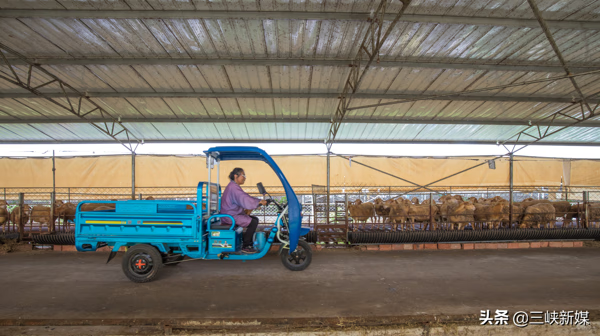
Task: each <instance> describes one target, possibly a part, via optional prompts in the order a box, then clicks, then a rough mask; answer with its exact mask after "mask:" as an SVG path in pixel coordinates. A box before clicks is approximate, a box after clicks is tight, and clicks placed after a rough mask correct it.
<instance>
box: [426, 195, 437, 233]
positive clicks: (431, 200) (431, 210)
mask: <svg viewBox="0 0 600 336" xmlns="http://www.w3.org/2000/svg"><path fill="white" fill-rule="evenodd" d="M433 230H435V228H434V227H433V194H432V193H429V231H433ZM423 231H425V228H423Z"/></svg>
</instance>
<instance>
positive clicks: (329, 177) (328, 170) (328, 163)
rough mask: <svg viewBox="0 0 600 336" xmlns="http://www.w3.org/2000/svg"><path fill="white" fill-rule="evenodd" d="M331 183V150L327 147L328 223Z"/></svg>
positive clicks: (326, 214)
mask: <svg viewBox="0 0 600 336" xmlns="http://www.w3.org/2000/svg"><path fill="white" fill-rule="evenodd" d="M330 183H331V151H330V150H329V148H327V203H326V207H327V208H326V209H325V217H326V222H325V223H327V224H329V197H330V196H331V190H330Z"/></svg>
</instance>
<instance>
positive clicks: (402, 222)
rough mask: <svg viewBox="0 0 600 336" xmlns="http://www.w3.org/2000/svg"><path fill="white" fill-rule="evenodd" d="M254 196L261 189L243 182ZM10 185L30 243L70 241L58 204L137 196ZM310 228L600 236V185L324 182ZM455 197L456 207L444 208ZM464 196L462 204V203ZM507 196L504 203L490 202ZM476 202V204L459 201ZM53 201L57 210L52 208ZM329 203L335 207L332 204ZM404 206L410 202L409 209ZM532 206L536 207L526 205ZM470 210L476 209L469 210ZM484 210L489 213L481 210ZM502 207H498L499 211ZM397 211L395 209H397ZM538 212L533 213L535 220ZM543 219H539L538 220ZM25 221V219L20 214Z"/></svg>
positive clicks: (16, 229)
mask: <svg viewBox="0 0 600 336" xmlns="http://www.w3.org/2000/svg"><path fill="white" fill-rule="evenodd" d="M244 189H245V190H246V191H247V192H248V193H250V194H253V195H255V196H259V195H258V190H256V188H255V187H251V186H249V187H244ZM268 189H269V190H271V194H272V195H273V196H274V197H275V198H278V199H280V200H283V198H285V196H284V194H283V190H280V189H281V188H280V187H277V186H270V187H268ZM55 190H56V194H55V196H54V199H53V194H52V188H3V189H2V190H1V192H2V198H3V200H4V201H5V202H6V203H7V205H6V207H7V211H8V212H9V213H10V212H14V211H21V209H23V210H22V211H23V215H22V218H23V223H21V224H19V223H18V222H17V221H16V220H15V217H13V216H9V218H7V220H6V223H5V224H4V225H3V226H2V231H1V234H2V235H12V236H14V235H15V234H18V235H19V237H20V238H22V239H24V240H32V239H33V240H34V241H38V242H41V243H52V244H71V242H72V240H73V238H72V232H73V229H74V223H73V222H72V221H71V220H70V219H72V218H70V217H69V215H68V214H65V213H63V212H62V211H61V210H59V209H60V208H59V207H58V206H57V204H59V203H62V202H64V203H65V204H76V203H78V202H80V201H83V200H103V201H107V203H109V204H110V201H117V200H126V199H131V198H132V197H131V192H130V190H131V189H130V188H126V187H125V188H84V187H81V188H56V189H55ZM135 190H136V193H135V196H136V199H145V198H147V197H152V198H154V199H165V200H189V201H195V188H194V187H139V188H136V189H135ZM294 190H297V193H298V197H299V201H300V203H301V205H302V215H303V219H302V222H303V225H304V226H308V227H311V228H312V229H313V233H312V234H311V235H310V236H309V237H308V239H309V240H310V241H311V242H319V243H329V244H335V245H336V246H343V245H353V244H376V243H404V242H438V241H483V240H513V239H514V240H519V239H524V240H527V239H570V238H571V239H595V238H599V237H600V187H599V186H581V187H555V186H527V187H514V188H513V190H512V203H513V204H512V206H511V204H510V203H511V198H510V195H511V191H510V190H509V188H508V187H504V186H462V187H456V186H436V187H430V188H429V190H428V192H422V191H414V190H413V188H410V187H397V186H332V187H331V189H330V198H329V203H328V202H327V193H326V187H325V186H318V185H313V186H299V187H294ZM449 195H452V196H453V197H451V198H452V199H456V203H455V204H454V208H453V207H452V206H448V205H445V203H446V202H445V201H446V200H447V199H448V198H449ZM459 200H460V201H459ZM500 200H502V201H503V202H505V205H504V206H497V207H496V208H494V207H493V206H491V204H492V203H493V204H495V203H496V201H500ZM469 201H471V203H475V205H473V207H472V208H467V210H465V206H463V207H462V208H460V207H459V206H460V204H462V203H464V204H467V203H469ZM523 201H527V202H531V201H533V202H534V203H535V202H540V201H541V202H542V203H549V204H558V203H557V202H561V204H562V205H563V207H564V206H565V205H567V204H568V209H566V210H561V211H555V212H554V213H552V214H551V213H536V214H535V215H533V214H531V215H529V217H527V218H525V210H526V209H522V208H518V207H520V205H521V204H522V202H523ZM359 202H360V203H363V204H373V211H372V213H371V214H369V215H366V216H364V215H363V216H358V215H356V214H353V213H352V206H353V205H354V204H356V203H359ZM52 204H54V207H52ZM327 204H329V208H328V207H327ZM402 204H403V206H402ZM525 204H526V205H534V204H529V203H525ZM35 206H45V207H47V208H48V211H51V210H50V209H55V210H54V213H53V214H52V216H53V218H55V219H54V221H48V222H39V221H36V218H35V217H36V216H31V213H27V209H29V208H33V207H35ZM469 209H471V210H469ZM482 209H483V210H482ZM494 209H496V210H494ZM390 211H391V214H390ZM253 215H255V216H258V217H259V218H260V223H261V227H262V228H263V229H264V228H266V227H268V226H269V225H272V223H273V222H274V220H275V218H276V209H275V207H274V206H272V205H271V206H269V207H262V208H260V209H258V210H254V212H253ZM532 216H534V217H532ZM538 217H541V218H542V219H541V221H540V220H536V218H538ZM16 218H18V217H16Z"/></svg>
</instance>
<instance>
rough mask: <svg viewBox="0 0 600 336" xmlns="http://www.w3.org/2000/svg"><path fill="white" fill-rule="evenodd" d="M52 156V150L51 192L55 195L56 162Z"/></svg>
mask: <svg viewBox="0 0 600 336" xmlns="http://www.w3.org/2000/svg"><path fill="white" fill-rule="evenodd" d="M54 158H55V157H54V151H52V192H53V193H54V195H56V164H55V160H54ZM52 199H54V198H52Z"/></svg>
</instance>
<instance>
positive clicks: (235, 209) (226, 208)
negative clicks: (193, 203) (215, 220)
mask: <svg viewBox="0 0 600 336" xmlns="http://www.w3.org/2000/svg"><path fill="white" fill-rule="evenodd" d="M259 202H260V199H258V198H255V197H252V196H250V195H248V194H247V193H246V192H245V191H244V190H242V187H240V186H239V185H238V184H237V183H235V182H234V181H231V182H229V184H228V185H227V187H226V188H225V191H224V192H223V195H221V214H223V215H231V216H233V219H235V225H237V226H241V227H247V226H248V225H250V221H252V218H250V216H248V215H246V213H245V212H244V209H252V210H254V209H256V208H258V203H259ZM221 222H222V223H223V224H231V219H229V218H227V217H224V218H222V219H221Z"/></svg>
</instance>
